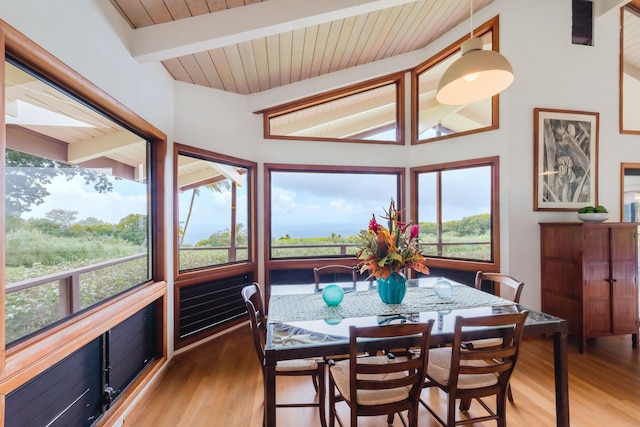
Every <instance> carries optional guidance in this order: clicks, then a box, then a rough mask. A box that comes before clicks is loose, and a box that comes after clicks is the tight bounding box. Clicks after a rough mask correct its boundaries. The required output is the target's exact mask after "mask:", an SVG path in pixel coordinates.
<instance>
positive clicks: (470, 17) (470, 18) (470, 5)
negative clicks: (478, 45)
mask: <svg viewBox="0 0 640 427" xmlns="http://www.w3.org/2000/svg"><path fill="white" fill-rule="evenodd" d="M469 25H470V26H471V31H470V33H471V38H473V0H469Z"/></svg>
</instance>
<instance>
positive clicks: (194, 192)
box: [178, 179, 231, 246]
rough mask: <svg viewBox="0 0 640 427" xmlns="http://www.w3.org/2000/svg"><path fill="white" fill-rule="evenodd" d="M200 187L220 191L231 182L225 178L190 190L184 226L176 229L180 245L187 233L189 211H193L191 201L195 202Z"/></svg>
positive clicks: (228, 187)
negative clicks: (189, 200)
mask: <svg viewBox="0 0 640 427" xmlns="http://www.w3.org/2000/svg"><path fill="white" fill-rule="evenodd" d="M201 188H208V189H209V190H211V191H216V192H218V193H222V190H223V189H225V190H230V189H231V183H230V182H229V180H228V179H225V180H224V181H218V182H214V183H211V184H207V185H204V186H200V187H197V188H194V189H193V190H191V202H190V203H189V210H188V211H187V219H186V220H185V221H184V227H182V229H181V230H179V231H178V234H179V235H180V246H182V243H183V242H184V237H185V236H186V235H187V228H188V227H189V221H191V213H192V212H193V203H194V202H195V200H196V197H197V196H199V195H200V189H201Z"/></svg>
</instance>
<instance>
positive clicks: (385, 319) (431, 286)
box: [264, 276, 569, 427]
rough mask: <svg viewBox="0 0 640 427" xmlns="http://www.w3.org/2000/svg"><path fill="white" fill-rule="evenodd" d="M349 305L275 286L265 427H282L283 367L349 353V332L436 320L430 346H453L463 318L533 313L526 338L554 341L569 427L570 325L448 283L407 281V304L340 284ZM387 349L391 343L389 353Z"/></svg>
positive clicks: (559, 416)
mask: <svg viewBox="0 0 640 427" xmlns="http://www.w3.org/2000/svg"><path fill="white" fill-rule="evenodd" d="M443 283H445V284H450V285H451V286H450V288H449V290H448V294H446V295H445V294H443V293H442V292H438V293H436V290H438V288H439V287H440V285H441V284H443ZM338 285H340V286H343V287H344V289H345V290H344V297H343V299H342V301H341V302H340V303H339V304H338V305H335V306H329V305H327V303H325V301H324V300H323V298H322V293H321V292H317V291H316V292H314V291H315V289H316V288H315V285H314V284H313V283H311V284H294V285H274V286H272V287H271V289H270V290H271V295H270V298H269V301H268V310H267V338H266V345H265V360H264V426H265V427H275V426H276V364H277V362H278V361H281V360H290V359H300V358H310V357H325V358H326V357H330V356H334V355H339V354H348V353H349V326H351V325H355V326H359V327H363V326H374V325H385V324H393V323H404V322H426V321H428V320H430V319H433V320H434V326H433V328H432V331H431V338H430V346H432V347H435V346H440V345H446V344H448V343H451V342H452V341H453V326H454V323H455V319H456V317H457V316H464V317H474V316H476V317H477V316H486V315H492V314H501V313H509V312H516V311H523V310H527V311H528V312H529V314H528V316H527V319H526V322H525V326H524V334H525V335H533V334H542V335H545V336H551V337H552V339H553V359H554V379H555V401H556V425H557V426H559V427H568V426H569V379H568V362H567V342H566V341H567V334H568V327H567V322H566V320H564V319H561V318H558V317H555V316H552V315H549V314H546V313H542V312H539V311H535V310H531V309H529V308H527V307H525V306H522V305H521V304H516V303H514V302H512V301H510V300H507V299H503V298H500V297H498V296H495V295H493V294H491V293H489V292H485V291H482V290H479V289H476V288H475V287H472V286H468V285H465V284H461V283H457V282H456V281H454V280H451V279H449V278H446V277H432V276H427V277H421V278H418V279H409V280H407V291H406V295H405V297H404V299H403V300H402V302H401V303H400V304H386V303H384V302H382V300H381V299H380V297H379V295H378V292H377V289H376V282H375V281H363V282H357V283H356V284H355V286H353V284H352V283H350V282H349V283H340V284H338ZM492 333H493V331H489V330H483V329H477V330H474V331H473V332H472V336H471V338H473V339H476V338H477V339H481V338H485V337H489V336H491V334H492ZM393 344H394V348H405V347H412V346H415V345H416V344H417V343H416V342H412V341H411V339H410V338H409V339H405V340H403V341H398V342H394V343H393ZM380 345H381V343H380V342H376V341H371V342H365V343H362V348H358V351H363V352H369V353H371V352H376V351H378V350H381V348H379V347H380ZM387 345H388V343H385V346H387Z"/></svg>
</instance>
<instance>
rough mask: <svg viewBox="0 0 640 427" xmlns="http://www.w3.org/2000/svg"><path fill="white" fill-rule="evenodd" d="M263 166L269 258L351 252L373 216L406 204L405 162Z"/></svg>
mask: <svg viewBox="0 0 640 427" xmlns="http://www.w3.org/2000/svg"><path fill="white" fill-rule="evenodd" d="M265 168H266V172H265V175H266V176H265V205H266V206H265V208H266V211H267V213H268V216H267V218H266V219H265V227H266V228H267V230H268V231H267V237H268V238H267V244H268V248H267V253H268V254H269V259H294V258H326V257H353V256H354V254H355V253H356V250H357V247H356V245H357V244H356V243H355V242H354V240H353V236H355V235H357V234H358V233H359V232H360V230H363V229H365V228H366V227H367V224H368V223H369V220H370V219H371V216H372V215H373V214H376V216H379V214H381V213H383V212H384V211H383V208H386V207H388V206H389V201H390V199H391V198H393V199H394V200H396V202H397V203H398V206H403V204H402V198H401V195H402V191H401V189H402V188H403V187H404V184H403V182H404V169H403V168H361V167H324V168H323V167H315V166H293V165H266V166H265ZM372 189H373V190H372Z"/></svg>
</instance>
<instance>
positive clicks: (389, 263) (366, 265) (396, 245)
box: [356, 199, 429, 279]
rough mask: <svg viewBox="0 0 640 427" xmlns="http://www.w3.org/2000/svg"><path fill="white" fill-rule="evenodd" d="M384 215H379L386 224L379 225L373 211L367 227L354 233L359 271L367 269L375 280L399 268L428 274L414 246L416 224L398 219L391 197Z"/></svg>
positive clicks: (420, 251)
mask: <svg viewBox="0 0 640 427" xmlns="http://www.w3.org/2000/svg"><path fill="white" fill-rule="evenodd" d="M385 215H386V216H382V217H381V218H383V219H386V220H387V227H385V226H383V225H381V224H379V223H378V221H377V220H376V216H375V214H374V215H373V217H372V218H371V220H369V227H368V229H367V230H361V231H360V234H359V235H358V241H359V242H360V243H361V248H360V250H359V251H358V253H357V254H356V256H357V257H358V259H360V260H361V262H360V264H359V266H360V273H364V272H365V271H369V272H370V273H371V274H370V275H369V278H371V277H372V276H373V277H375V278H376V279H379V278H387V277H389V276H390V275H391V273H392V272H396V273H398V272H400V270H402V269H403V268H413V269H415V270H417V271H420V272H421V273H425V274H429V268H428V267H427V266H426V265H425V264H424V261H425V258H424V256H423V255H422V250H421V249H420V247H419V245H418V232H419V227H418V224H413V225H412V224H411V223H410V222H400V212H399V211H398V210H397V209H396V205H395V202H394V201H393V199H391V203H390V204H389V210H385Z"/></svg>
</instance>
